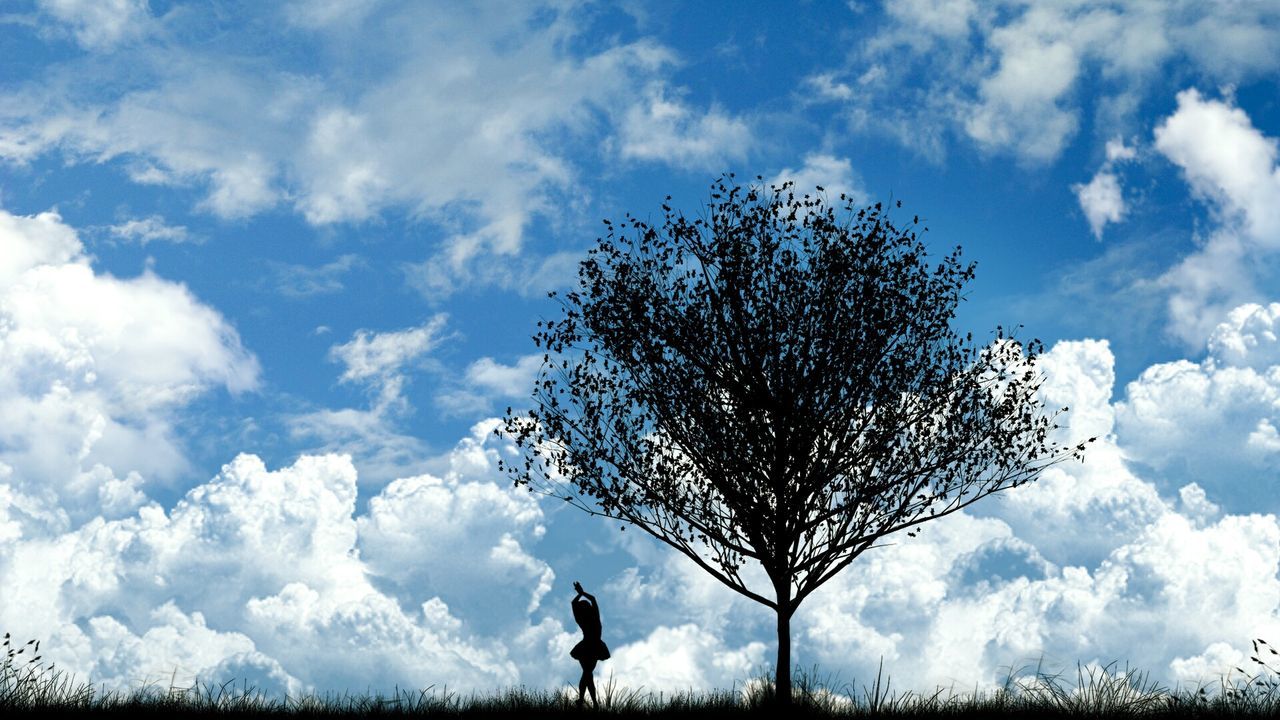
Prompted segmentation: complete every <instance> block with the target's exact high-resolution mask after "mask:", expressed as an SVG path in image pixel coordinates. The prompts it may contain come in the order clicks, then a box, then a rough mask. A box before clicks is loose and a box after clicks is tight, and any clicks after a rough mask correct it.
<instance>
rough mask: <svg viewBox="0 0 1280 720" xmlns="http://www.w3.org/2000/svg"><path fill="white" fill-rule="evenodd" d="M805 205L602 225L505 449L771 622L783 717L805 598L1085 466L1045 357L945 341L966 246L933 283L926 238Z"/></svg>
mask: <svg viewBox="0 0 1280 720" xmlns="http://www.w3.org/2000/svg"><path fill="white" fill-rule="evenodd" d="M759 180H760V179H759V178H757V181H759ZM818 191H819V194H817V195H814V196H810V195H803V196H800V197H797V196H796V194H795V192H794V191H793V189H792V185H791V183H786V184H783V185H782V186H781V187H777V186H774V187H770V188H767V189H766V188H764V187H763V186H762V185H760V184H757V185H752V186H748V187H741V186H737V185H735V184H733V176H732V175H729V176H727V178H721V179H720V180H719V181H717V182H716V184H715V185H714V186H713V188H712V193H711V201H710V204H709V205H708V207H707V210H706V213H705V216H704V217H702V218H698V219H694V220H689V219H687V218H685V216H684V215H683V214H681V213H679V212H677V211H674V210H673V209H672V208H671V207H670V205H669V204H667V203H664V204H663V206H662V207H663V212H664V216H663V222H662V224H661V225H660V226H654V225H651V224H649V223H647V222H645V221H643V220H640V219H637V218H635V217H632V216H630V215H628V216H627V217H626V219H625V221H623V222H622V223H620V224H619V225H616V226H615V225H614V224H613V223H611V222H609V221H608V220H606V221H605V224H606V228H607V235H606V236H605V237H604V238H601V239H599V240H598V245H597V246H596V247H595V248H594V249H592V250H591V251H590V252H589V253H588V255H587V258H586V259H585V260H584V261H582V263H581V264H580V265H579V268H578V280H579V287H578V289H576V290H574V291H572V292H569V293H567V294H564V295H557V294H556V293H552V296H553V297H555V298H558V300H559V302H560V305H561V308H562V310H563V314H562V316H561V317H559V318H557V319H552V320H545V321H540V322H539V323H538V330H537V333H536V334H535V336H534V341H535V343H537V345H538V346H539V347H541V348H543V349H544V350H545V353H546V354H545V355H544V356H543V365H542V369H541V372H540V374H539V376H538V381H537V383H536V385H535V388H534V391H533V400H534V407H533V409H532V410H530V411H528V412H525V413H517V412H515V411H513V410H511V409H510V408H508V410H507V415H506V418H505V422H504V424H503V426H502V427H501V428H499V429H498V432H499V433H500V434H505V435H507V436H508V437H511V438H513V439H514V441H515V443H516V444H517V446H518V447H519V448H520V449H521V450H522V454H523V460H522V461H521V462H518V463H515V464H510V463H508V464H506V465H505V469H506V471H507V472H508V473H509V474H510V476H511V477H512V478H513V479H514V481H515V483H516V484H517V485H520V486H525V487H527V488H529V489H530V490H536V491H539V492H543V493H546V494H548V495H552V496H554V497H558V498H562V499H564V500H565V501H567V502H569V503H572V504H574V505H575V506H577V507H579V508H581V509H582V510H584V511H586V512H588V513H592V514H595V515H600V516H604V517H607V518H614V519H617V520H621V521H624V522H625V523H629V524H631V525H633V526H636V527H638V528H641V529H643V530H644V531H646V532H648V533H649V534H650V535H652V536H653V537H655V538H657V539H658V540H660V541H662V542H664V543H666V544H667V545H670V546H671V547H673V548H675V549H676V550H679V551H680V552H682V553H684V554H685V555H687V556H688V557H689V558H690V559H691V560H693V562H695V563H697V564H698V565H699V566H700V567H701V568H702V569H703V570H705V571H706V572H708V573H710V574H711V575H712V576H714V577H715V578H716V579H718V580H719V581H720V582H722V583H724V584H725V585H726V586H728V587H729V588H731V589H733V590H734V591H736V592H738V593H740V594H742V595H744V596H746V597H749V598H751V599H752V600H755V601H756V602H759V603H761V604H763V605H765V606H767V607H769V608H772V609H773V610H774V611H775V612H776V614H777V630H778V656H777V663H776V673H777V674H776V678H775V682H776V690H777V695H778V699H779V700H780V701H781V702H784V703H785V702H789V701H790V692H791V618H792V616H793V615H794V613H795V612H796V609H797V608H799V607H800V604H801V603H802V602H803V601H804V600H805V598H807V597H809V595H811V594H812V593H813V592H814V590H816V589H818V588H819V587H820V586H821V585H822V584H823V583H824V582H826V581H827V580H829V579H831V578H832V577H834V576H835V575H836V574H837V573H839V572H840V571H841V570H843V569H844V568H845V567H847V566H848V565H849V564H850V563H851V562H853V560H854V559H855V558H857V557H858V556H859V555H861V554H862V553H864V552H866V551H867V550H869V549H871V548H873V547H876V546H877V545H879V544H881V543H880V541H881V540H882V539H883V538H885V537H886V536H888V535H890V534H892V533H897V532H899V531H906V534H907V535H909V536H914V535H915V533H916V532H918V530H919V526H920V525H921V524H922V523H924V522H926V521H928V520H933V519H936V518H940V517H943V516H945V515H948V514H950V513H953V512H955V511H957V510H959V509H961V508H964V507H967V506H968V505H970V504H971V503H973V502H975V501H977V500H978V499H979V498H982V497H985V496H987V495H990V494H991V493H994V492H997V491H1000V490H1004V489H1007V488H1012V487H1017V486H1018V485H1021V484H1023V483H1025V482H1027V481H1030V480H1033V479H1034V478H1035V477H1036V476H1037V475H1038V474H1039V473H1040V472H1041V471H1043V470H1044V469H1045V468H1047V467H1049V466H1050V465H1053V464H1055V463H1058V462H1061V461H1063V460H1065V459H1067V458H1071V457H1074V458H1078V459H1083V452H1084V448H1085V444H1084V443H1082V444H1080V445H1075V446H1063V445H1061V444H1059V443H1058V442H1056V440H1054V437H1053V433H1052V431H1053V429H1054V428H1056V427H1057V426H1056V425H1055V424H1054V421H1055V419H1056V417H1057V413H1049V412H1047V411H1046V409H1045V408H1044V406H1043V404H1042V403H1041V402H1040V401H1039V399H1038V397H1037V389H1038V388H1039V386H1040V384H1041V382H1042V376H1041V375H1040V374H1039V372H1038V371H1037V369H1036V358H1037V355H1038V354H1039V353H1041V352H1043V348H1042V346H1041V345H1040V343H1038V342H1036V341H1032V342H1030V343H1028V344H1025V345H1024V344H1023V343H1021V342H1019V341H1018V340H1016V339H1014V338H1013V337H1011V336H1010V335H1008V334H1006V333H1005V332H1004V331H1003V330H1000V329H998V330H997V331H996V333H995V334H994V338H993V340H992V342H990V343H987V344H985V345H982V346H978V345H975V343H974V342H973V338H972V336H971V335H969V334H966V335H965V336H963V337H961V336H959V335H958V334H957V332H956V331H954V330H953V329H952V328H951V322H952V321H953V320H954V319H955V317H956V308H957V305H958V304H959V302H960V301H961V300H962V299H963V294H962V290H963V288H964V286H965V284H966V283H967V282H969V281H970V280H972V279H973V277H974V268H975V265H973V264H963V263H962V262H961V254H960V248H959V247H957V248H956V249H955V250H954V251H953V252H952V253H951V254H949V255H947V256H946V257H945V258H943V259H942V260H941V261H940V262H938V263H937V264H936V265H934V266H932V267H931V266H930V265H929V262H928V256H927V253H926V248H925V246H924V244H923V242H922V241H921V240H920V239H919V238H918V236H917V232H916V228H917V227H919V220H918V218H917V219H913V221H912V223H911V224H910V225H908V226H906V227H905V228H903V229H899V228H898V227H896V226H895V225H894V223H893V222H892V218H891V217H890V213H889V212H888V211H887V210H886V209H884V208H883V207H882V206H881V205H880V204H876V205H874V206H873V207H869V208H864V209H855V206H854V204H853V202H852V201H851V200H850V199H848V198H846V197H845V196H843V195H841V196H840V203H839V205H838V206H833V205H831V204H829V203H828V202H827V201H826V200H825V199H824V197H823V196H822V192H823V191H822V188H818ZM667 200H668V201H670V197H668V198H667ZM900 205H901V203H899V206H900ZM926 230H927V228H926ZM1062 410H1066V408H1063V409H1062ZM1059 412H1061V411H1059ZM624 529H625V526H624ZM750 565H756V566H758V569H757V571H756V575H757V577H760V576H761V573H759V572H758V571H759V570H763V573H762V576H763V578H767V580H764V581H763V583H764V584H763V586H762V585H761V583H759V582H757V583H754V584H753V583H750V582H748V580H750V571H747V572H745V573H744V570H747V568H748V567H749V566H750Z"/></svg>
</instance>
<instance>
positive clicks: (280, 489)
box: [0, 0, 1280, 692]
mask: <svg viewBox="0 0 1280 720" xmlns="http://www.w3.org/2000/svg"><path fill="white" fill-rule="evenodd" d="M695 5H696V6H695ZM1278 47H1280V6H1278V5H1277V4H1276V3H1274V2H1270V1H1268V0H1258V1H1257V2H1248V1H1240V2H1222V3H1204V2H1198V1H1192V0H1188V1H1186V2H1181V1H1171V2H1140V1H1134V2H1108V3H1091V2H1082V1H1077V0H1063V1H1061V2H1045V3H1029V2H1016V1H1012V0H1001V1H999V2H991V3H979V2H970V1H968V0H909V1H902V2H893V3H888V4H886V5H885V6H881V5H880V4H878V3H872V2H849V3H835V2H811V3H803V4H800V5H797V6H795V7H789V6H786V5H785V4H783V3H726V4H712V3H700V4H694V5H677V4H675V3H631V2H623V3H593V2H572V1H565V2H547V3H543V2H518V3H517V2H510V3H499V2H493V3H474V4H473V3H457V4H454V3H420V2H394V1H392V0H345V1H344V0H294V1H291V2H281V3H265V4H264V3H250V2H244V3H240V2H224V3H212V4H211V3H182V2H163V1H161V0H152V1H151V2H147V0H38V1H37V2H34V3H31V2H24V1H22V0H18V1H15V2H9V3H6V4H4V5H3V6H0V67H3V68H4V70H3V72H0V368H2V369H0V588H2V589H3V590H2V597H3V601H2V602H0V630H3V631H8V632H11V633H13V634H14V635H15V636H17V637H19V638H23V639H26V638H40V639H42V640H43V641H44V647H45V648H47V651H46V655H47V657H49V658H51V659H53V660H56V661H57V663H58V664H59V665H60V666H62V667H64V668H67V669H69V670H73V671H75V672H76V673H78V674H80V675H81V676H82V677H85V678H87V679H90V680H92V681H94V682H96V683H105V684H107V685H108V686H118V687H129V686H136V685H137V684H138V683H140V682H146V681H152V682H160V681H164V682H168V680H169V678H170V677H171V675H172V674H173V673H174V671H175V670H176V671H177V679H178V681H179V682H183V681H189V680H190V679H192V678H196V677H199V678H203V679H207V680H218V681H221V680H226V679H231V678H247V679H248V680H249V682H250V683H251V684H256V685H257V686H258V687H261V688H263V689H266V690H269V691H282V692H283V691H287V692H298V691H302V690H318V691H327V690H334V691H342V690H347V689H351V690H355V691H362V690H365V689H374V690H390V689H391V688H392V687H393V686H396V685H398V686H400V687H425V686H427V685H431V684H434V685H436V686H443V685H448V686H449V687H450V688H457V689H480V690H488V689H496V688H499V687H504V686H510V685H516V684H527V685H532V686H540V687H553V686H559V685H564V684H567V683H569V682H571V681H573V680H574V679H575V678H576V673H577V668H576V664H575V663H574V662H573V661H572V660H571V659H570V658H569V655H568V652H569V649H570V648H571V647H572V646H573V644H574V643H575V642H576V641H577V639H578V633H577V629H576V628H575V627H574V626H573V623H572V616H571V614H570V609H569V600H570V599H571V598H572V596H573V591H572V583H573V581H575V580H580V581H582V583H583V584H584V585H585V586H586V587H587V589H588V590H589V591H590V592H592V593H594V594H595V595H596V596H597V597H598V598H599V602H600V605H601V609H602V617H603V621H604V639H605V641H606V642H607V643H608V644H609V646H610V648H611V649H612V650H613V659H611V660H610V661H608V662H606V663H604V664H603V665H602V666H601V668H600V671H599V672H597V676H598V677H605V678H607V677H608V675H609V673H611V672H612V673H613V675H614V677H615V678H616V680H617V682H618V683H619V684H621V685H624V686H630V687H639V686H644V687H645V688H647V689H667V690H673V689H684V688H690V687H692V688H695V689H705V688H712V687H730V686H733V685H734V684H735V683H737V684H738V685H739V686H741V684H742V683H743V682H745V681H746V680H747V679H748V678H750V677H752V676H755V675H758V674H759V673H760V672H761V670H762V669H763V667H764V665H765V664H766V663H768V662H770V661H771V660H772V658H773V652H774V643H773V641H772V639H771V638H772V637H773V625H772V623H773V617H772V615H771V613H770V612H769V611H768V610H767V609H765V608H763V607H760V606H756V605H753V604H751V603H750V602H749V601H747V600H745V599H743V598H741V597H739V596H736V595H734V594H733V593H732V592H730V591H728V590H727V589H725V588H722V587H720V586H718V585H717V584H716V583H715V581H714V580H712V579H711V578H710V577H708V576H706V575H705V574H703V573H702V572H701V571H700V570H699V569H698V568H697V567H696V566H694V565H693V563H691V562H689V561H688V560H686V559H685V558H683V557H682V556H679V555H677V554H675V553H673V552H670V551H668V550H667V549H665V548H663V547H659V546H657V545H655V544H654V543H652V542H649V541H647V540H646V539H645V538H643V537H641V536H640V534H639V533H636V532H625V533H623V532H619V531H618V527H617V525H616V524H611V523H607V522H604V521H601V520H598V519H592V518H589V517H586V516H584V515H582V514H580V513H577V512H576V511H574V510H572V509H571V508H566V507H563V506H561V505H556V504H554V503H546V504H544V503H540V502H539V501H538V500H537V499H535V498H534V497H533V496H530V495H528V494H525V493H523V492H519V491H516V490H515V489H513V488H512V487H510V485H509V482H508V481H507V480H506V479H505V478H504V477H503V476H502V475H501V474H499V473H498V471H497V469H496V463H497V460H498V459H499V458H501V457H510V456H511V454H512V452H513V450H512V448H511V446H510V445H509V444H508V443H505V442H503V441H501V440H500V439H498V438H496V437H494V436H493V434H492V430H493V428H494V427H495V426H496V424H497V421H496V420H495V419H494V418H496V417H497V416H499V415H500V414H501V413H502V411H503V410H504V409H505V408H506V407H507V406H509V405H513V406H515V407H521V406H522V403H525V402H526V401H527V398H528V395H529V392H530V390H531V389H532V381H533V377H534V375H535V373H536V371H537V369H538V367H539V364H540V362H541V354H540V353H538V352H536V348H534V347H533V344H532V342H531V340H530V336H531V335H532V333H533V330H534V323H535V322H537V321H538V320H539V319H541V318H548V317H553V316H554V315H555V314H556V313H557V312H558V306H557V305H555V304H554V303H553V302H551V301H549V300H548V299H547V298H546V293H547V292H548V291H550V290H558V289H566V288H569V287H571V285H572V283H573V281H574V277H575V268H576V263H577V261H578V259H580V258H581V257H582V256H583V253H585V251H586V250H587V249H588V248H590V247H591V245H592V243H593V241H594V240H595V238H596V237H597V236H598V235H599V234H600V232H601V228H602V227H603V226H602V225H601V220H602V219H604V218H612V219H620V218H621V217H622V216H623V215H624V214H625V213H627V212H631V213H633V214H636V215H638V216H640V217H656V216H658V215H659V214H660V212H661V210H660V206H661V203H662V202H663V199H664V198H665V196H667V195H671V196H672V198H673V199H672V201H671V202H672V204H673V205H674V206H676V207H678V208H681V209H683V210H684V211H685V212H687V213H688V214H690V215H693V214H696V213H697V212H699V210H700V208H701V207H702V204H703V203H704V202H705V201H706V199H707V194H708V192H709V187H710V185H711V183H712V181H713V180H714V179H715V178H716V177H717V176H719V175H720V174H722V173H725V172H734V173H736V174H737V176H738V177H739V178H740V179H750V178H754V177H756V176H760V177H762V178H763V179H764V181H765V182H781V181H783V180H794V181H795V182H796V184H797V186H798V187H800V188H805V189H809V190H811V191H812V189H813V187H814V186H816V185H821V186H823V187H824V188H825V189H826V192H827V193H828V195H829V196H832V197H834V196H836V195H837V194H838V193H841V192H844V193H847V194H849V195H850V196H852V197H855V198H857V199H858V200H859V201H860V202H867V203H870V202H876V201H883V202H889V201H893V202H897V201H899V200H901V201H902V203H903V205H902V210H901V211H895V212H901V213H902V214H903V215H904V216H906V217H910V216H911V215H919V216H920V217H921V218H922V219H923V221H924V224H925V225H927V226H928V227H929V233H928V234H927V236H926V240H927V242H928V243H929V244H930V246H931V247H933V248H935V249H936V251H937V252H938V253H939V254H942V253H945V252H946V251H948V250H949V249H950V248H952V247H953V246H955V245H961V246H963V248H964V253H965V256H966V257H967V258H969V259H972V260H975V261H977V263H978V276H977V279H976V281H975V282H974V283H972V285H971V286H970V287H971V292H970V294H969V296H968V298H967V300H966V302H965V303H964V304H963V305H962V308H961V313H960V317H959V319H958V324H959V326H960V329H961V330H962V331H972V332H973V333H974V335H975V337H976V338H984V337H988V336H991V333H993V331H994V330H995V327H996V326H997V325H1003V326H1005V327H1012V326H1016V325H1019V324H1021V325H1022V326H1023V327H1022V329H1021V330H1019V334H1020V336H1022V337H1036V338H1040V339H1041V340H1043V341H1044V342H1045V343H1046V346H1047V347H1049V348H1050V351H1049V353H1048V354H1047V356H1046V357H1045V361H1044V368H1045V370H1046V373H1047V375H1048V380H1047V383H1046V385H1045V387H1044V389H1043V394H1044V397H1045V400H1046V402H1048V403H1050V404H1051V405H1068V406H1070V407H1071V412H1070V415H1069V417H1068V423H1067V424H1068V427H1067V428H1065V429H1064V431H1063V436H1064V439H1066V440H1072V441H1073V440H1078V439H1080V438H1085V437H1089V436H1093V435H1097V436H1099V437H1100V438H1101V439H1100V440H1099V442H1098V443H1096V444H1095V446H1094V447H1092V448H1091V450H1090V452H1089V454H1088V457H1087V459H1086V461H1085V462H1084V463H1083V464H1072V465H1064V466H1059V467H1057V468H1055V469H1053V470H1051V471H1049V472H1048V473H1046V474H1045V475H1044V476H1043V477H1042V478H1041V479H1040V480H1039V481H1038V482H1037V483H1035V484H1033V485H1030V486H1027V487H1024V488H1019V489H1017V490H1014V491H1010V492H1007V493H1003V494H1001V495H1000V496H998V497H993V498H990V499H988V500H986V501H984V502H982V503H979V504H978V505H976V506H974V507H973V508H972V510H971V511H969V512H965V513H960V514H957V515H955V516H952V517H949V518H947V519H944V520H941V521H938V522H936V523H932V524H930V525H928V526H926V529H925V531H924V533H923V534H922V536H921V537H918V538H913V539H908V538H905V537H903V538H896V540H898V541H899V542H898V544H895V545H893V546H891V547H886V548H883V549H879V550H876V551H873V552H870V553H868V554H866V555H865V556H863V557H862V558H860V560H859V561H858V562H856V563H855V564H854V565H853V566H852V567H851V568H849V569H848V570H846V571H845V572H844V573H843V574H842V575H840V576H839V577H837V578H836V579H835V580H833V581H831V582H830V583H829V584H828V585H827V586H826V587H824V588H823V589H822V590H820V591H819V592H817V593H815V594H814V596H813V597H811V598H810V599H809V600H808V601H807V602H806V603H805V604H804V605H803V606H802V607H801V609H800V611H799V613H798V614H797V616H796V618H795V619H794V621H793V657H794V660H795V663H796V665H797V666H798V667H806V668H808V667H813V666H816V667H817V668H818V670H819V671H820V674H822V675H828V674H829V675H832V676H834V677H836V678H838V681H839V682H840V683H844V682H862V681H864V680H869V679H870V678H871V677H872V676H873V675H874V673H875V669H876V667H877V665H878V664H879V663H880V661H881V660H882V659H883V662H884V667H885V669H886V671H888V672H889V673H890V674H891V675H892V677H893V680H894V684H895V686H896V687H900V688H904V689H920V690H932V689H933V688H935V687H936V686H938V685H940V684H941V685H952V684H954V685H955V686H957V687H961V688H969V687H974V686H979V687H985V686H989V685H991V684H992V683H997V682H999V681H1000V680H1002V679H1003V678H1004V677H1005V674H1006V673H1007V671H1008V668H1009V667H1010V666H1012V667H1019V666H1022V665H1026V664H1028V663H1030V664H1033V665H1034V663H1035V662H1036V660H1037V659H1039V658H1040V657H1041V656H1043V657H1044V658H1045V659H1046V661H1048V662H1049V663H1051V664H1052V663H1056V664H1057V665H1058V666H1060V667H1066V666H1074V663H1076V662H1077V661H1080V662H1084V663H1091V662H1101V663H1106V662H1110V661H1113V660H1118V661H1120V662H1121V664H1123V663H1124V662H1125V661H1128V662H1129V663H1131V664H1132V665H1133V666H1136V667H1140V668H1142V669H1145V670H1148V671H1149V672H1150V673H1151V674H1152V676H1153V678H1157V679H1159V680H1162V681H1164V682H1166V683H1171V684H1172V683H1179V682H1187V683H1194V682H1197V681H1212V680H1216V679H1217V678H1218V677H1219V676H1220V675H1221V674H1222V673H1224V672H1225V671H1226V670H1227V669H1228V668H1229V667H1231V666H1232V665H1236V664H1241V663H1242V661H1243V660H1244V659H1245V658H1246V657H1247V653H1246V652H1245V651H1246V650H1247V649H1248V647H1249V640H1250V639H1251V638H1257V637H1262V638H1267V639H1271V640H1272V641H1278V642H1280V616H1278V615H1277V613H1278V612H1280V578H1278V577H1277V570H1278V569H1280V520H1278V519H1277V515H1276V513H1277V511H1278V510H1280V500H1277V497H1280V495H1278V494H1277V493H1276V487H1277V484H1276V481H1277V476H1276V473H1277V470H1278V469H1280V430H1278V429H1277V425H1278V424H1280V339H1278V338H1277V330H1278V328H1277V325H1278V324H1280V168H1278V166H1277V139H1276V138H1277V137H1278V136H1280V105H1278V104H1277V97H1278V95H1277V90H1278V89H1280V88H1278V83H1277V79H1278V78H1280V51H1277V49H1276V48H1278Z"/></svg>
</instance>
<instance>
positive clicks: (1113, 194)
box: [1071, 137, 1138, 240]
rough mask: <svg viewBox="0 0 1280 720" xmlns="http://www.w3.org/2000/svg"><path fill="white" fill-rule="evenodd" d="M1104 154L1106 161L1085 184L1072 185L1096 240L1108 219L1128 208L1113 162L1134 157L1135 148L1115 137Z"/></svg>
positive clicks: (1115, 218)
mask: <svg viewBox="0 0 1280 720" xmlns="http://www.w3.org/2000/svg"><path fill="white" fill-rule="evenodd" d="M1106 156H1107V160H1106V162H1104V163H1103V165H1102V167H1101V168H1099V169H1098V172H1097V173H1095V174H1094V176H1093V179H1092V180H1090V181H1089V183H1088V184H1087V185H1084V184H1079V183H1077V184H1075V185H1072V186H1071V190H1072V192H1074V193H1075V194H1076V199H1077V200H1079V202H1080V209H1081V210H1083V211H1084V216H1085V218H1086V219H1087V220H1088V221H1089V229H1090V230H1092V231H1093V236H1094V237H1095V238H1097V239H1099V240H1101V239H1102V229H1103V228H1105V227H1106V226H1107V223H1118V222H1120V221H1121V220H1123V219H1124V217H1125V214H1126V212H1127V210H1128V207H1127V205H1126V203H1125V200H1124V194H1123V193H1122V192H1121V189H1120V178H1119V176H1118V175H1117V174H1116V172H1115V166H1116V165H1118V164H1119V163H1122V162H1128V161H1130V160H1133V159H1135V158H1137V157H1138V151H1137V149H1136V148H1133V147H1130V146H1128V145H1126V144H1125V142H1124V140H1122V139H1121V138H1118V137H1117V138H1112V139H1110V140H1108V141H1107V145H1106Z"/></svg>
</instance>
